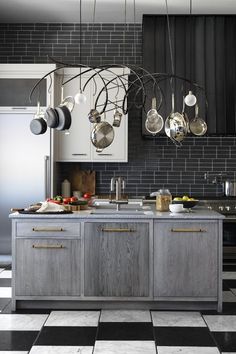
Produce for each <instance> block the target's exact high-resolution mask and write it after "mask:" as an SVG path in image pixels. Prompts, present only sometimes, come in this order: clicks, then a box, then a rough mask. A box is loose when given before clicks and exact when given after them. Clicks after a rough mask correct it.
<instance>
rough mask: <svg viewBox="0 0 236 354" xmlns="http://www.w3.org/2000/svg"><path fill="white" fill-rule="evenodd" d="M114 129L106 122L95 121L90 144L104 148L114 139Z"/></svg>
mask: <svg viewBox="0 0 236 354" xmlns="http://www.w3.org/2000/svg"><path fill="white" fill-rule="evenodd" d="M114 136H115V134H114V129H113V127H112V125H111V124H109V123H108V122H105V121H103V122H101V123H97V124H96V125H95V127H94V128H93V130H92V132H91V141H92V144H93V145H94V146H95V147H96V148H97V149H105V148H106V147H108V146H109V145H111V143H112V142H113V140H114Z"/></svg>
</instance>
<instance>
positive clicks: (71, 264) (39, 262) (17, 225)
mask: <svg viewBox="0 0 236 354" xmlns="http://www.w3.org/2000/svg"><path fill="white" fill-rule="evenodd" d="M10 218H11V219H12V251H13V252H12V254H13V264H12V267H13V268H12V270H13V274H12V308H13V310H14V309H16V308H27V307H28V308H40V307H41V308H80V309H83V308H93V309H95V308H99V309H100V308H116V309H117V308H133V309H134V308H136V309H147V308H152V309H217V310H218V311H221V309H222V219H223V218H224V217H223V216H222V215H220V214H218V213H216V212H213V211H210V210H207V209H204V208H200V207H199V208H198V207H196V208H194V211H193V212H191V213H179V214H172V213H170V212H156V211H155V210H154V209H153V207H152V208H150V207H149V208H145V207H144V208H143V209H142V210H139V211H137V210H130V211H129V210H123V211H122V210H121V211H120V212H110V211H104V210H100V211H99V210H98V209H95V210H86V211H80V212H74V213H73V214H66V215H48V214H40V215H36V214H19V213H14V214H11V215H10Z"/></svg>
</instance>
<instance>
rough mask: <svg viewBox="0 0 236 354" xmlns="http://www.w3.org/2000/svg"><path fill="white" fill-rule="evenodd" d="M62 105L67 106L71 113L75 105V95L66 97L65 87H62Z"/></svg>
mask: <svg viewBox="0 0 236 354" xmlns="http://www.w3.org/2000/svg"><path fill="white" fill-rule="evenodd" d="M60 106H66V107H67V108H68V109H69V111H70V113H71V112H72V111H73V109H74V106H75V99H74V97H73V96H67V97H65V98H64V87H63V86H62V87H61V103H60Z"/></svg>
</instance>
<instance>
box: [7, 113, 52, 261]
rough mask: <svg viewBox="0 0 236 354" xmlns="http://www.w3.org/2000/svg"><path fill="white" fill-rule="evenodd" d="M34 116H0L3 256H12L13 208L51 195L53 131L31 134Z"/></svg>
mask: <svg viewBox="0 0 236 354" xmlns="http://www.w3.org/2000/svg"><path fill="white" fill-rule="evenodd" d="M31 119H32V113H17V114H12V113H0V255H6V254H11V222H10V220H9V213H10V209H11V208H12V207H15V208H24V207H27V206H28V205H30V204H32V203H35V202H39V201H43V200H45V198H46V197H47V196H49V195H50V187H51V186H50V178H51V176H50V175H51V171H50V131H49V130H48V131H47V132H46V133H45V134H43V135H34V134H32V133H31V131H30V128H29V126H30V121H31Z"/></svg>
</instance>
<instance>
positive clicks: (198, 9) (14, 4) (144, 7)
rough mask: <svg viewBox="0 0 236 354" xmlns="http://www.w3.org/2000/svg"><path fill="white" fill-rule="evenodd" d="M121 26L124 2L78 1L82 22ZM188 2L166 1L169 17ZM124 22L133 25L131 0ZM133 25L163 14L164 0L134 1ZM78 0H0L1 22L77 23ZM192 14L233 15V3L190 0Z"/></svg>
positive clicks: (182, 11)
mask: <svg viewBox="0 0 236 354" xmlns="http://www.w3.org/2000/svg"><path fill="white" fill-rule="evenodd" d="M94 1H96V12H95V22H108V23H114V22H115V23H119V22H121V23H124V22H125V15H124V11H125V0H81V4H82V22H92V18H93V15H92V14H93V5H94ZM190 1H191V0H168V9H169V13H170V14H189V13H190ZM126 3H127V5H126V9H127V21H126V22H131V23H134V0H126ZM135 6H136V11H135V13H136V22H137V23H138V22H142V15H143V14H165V13H166V7H165V0H135ZM79 8H80V0H0V21H1V22H2V23H3V22H4V23H9V22H10V23H14V22H15V23H17V22H18V23H25V22H26V23H37V22H64V23H66V22H79ZM192 13H193V14H236V0H192Z"/></svg>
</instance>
